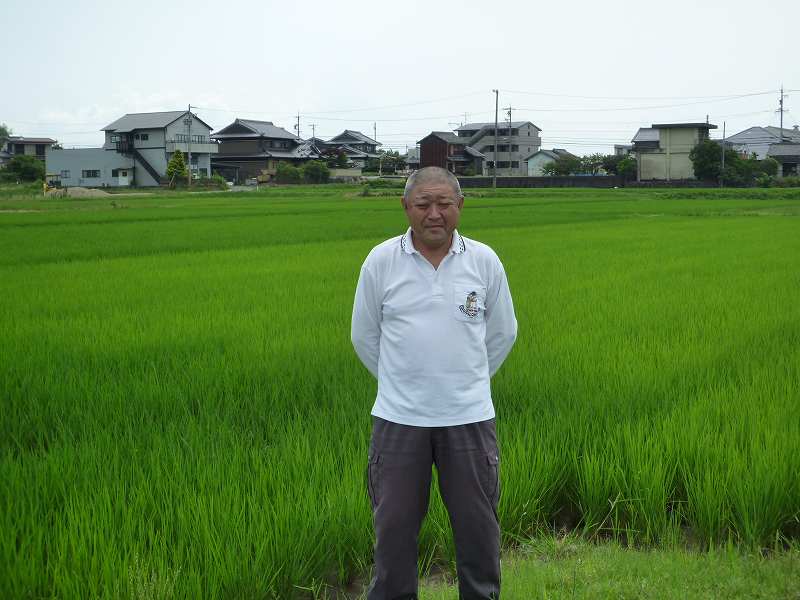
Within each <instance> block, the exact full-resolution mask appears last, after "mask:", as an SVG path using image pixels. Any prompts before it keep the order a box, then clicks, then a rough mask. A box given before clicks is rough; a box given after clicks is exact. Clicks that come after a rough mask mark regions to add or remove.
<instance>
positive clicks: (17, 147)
mask: <svg viewBox="0 0 800 600" xmlns="http://www.w3.org/2000/svg"><path fill="white" fill-rule="evenodd" d="M14 154H25V144H14Z"/></svg>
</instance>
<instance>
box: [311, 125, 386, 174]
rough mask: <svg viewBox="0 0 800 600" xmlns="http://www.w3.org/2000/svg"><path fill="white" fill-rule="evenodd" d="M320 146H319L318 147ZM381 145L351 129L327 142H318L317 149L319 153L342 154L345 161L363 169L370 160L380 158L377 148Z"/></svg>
mask: <svg viewBox="0 0 800 600" xmlns="http://www.w3.org/2000/svg"><path fill="white" fill-rule="evenodd" d="M319 144H321V145H319ZM381 145H382V144H381V143H380V142H378V141H377V140H373V139H372V138H371V137H368V136H366V135H364V134H363V133H361V132H360V131H355V130H353V129H345V130H344V131H343V132H342V133H340V134H339V135H337V136H334V137H332V138H331V139H329V140H328V141H327V142H323V141H321V140H319V141H318V145H317V147H318V148H319V149H320V150H321V151H325V150H327V151H335V152H344V153H345V155H346V156H347V159H348V160H349V161H350V162H351V163H354V164H355V166H357V167H361V168H363V167H365V166H366V165H367V161H368V160H369V159H370V158H380V155H379V154H378V146H381Z"/></svg>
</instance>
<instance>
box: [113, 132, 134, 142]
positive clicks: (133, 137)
mask: <svg viewBox="0 0 800 600" xmlns="http://www.w3.org/2000/svg"><path fill="white" fill-rule="evenodd" d="M133 139H135V140H138V139H139V134H138V133H137V134H136V135H134V136H133ZM112 141H113V138H112Z"/></svg>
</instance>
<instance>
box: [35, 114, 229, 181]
mask: <svg viewBox="0 0 800 600" xmlns="http://www.w3.org/2000/svg"><path fill="white" fill-rule="evenodd" d="M101 131H103V132H104V134H105V143H104V144H103V146H102V147H100V148H85V149H79V150H53V151H51V152H50V156H49V158H48V160H47V172H48V173H53V174H56V175H59V176H60V181H61V185H62V186H64V187H70V186H85V187H105V186H127V185H138V186H156V185H160V184H162V183H166V182H167V179H166V173H167V165H168V164H169V161H170V159H171V158H172V156H173V154H174V153H175V152H176V151H177V150H180V151H181V152H182V153H184V154H185V155H186V161H187V166H188V167H189V168H190V169H191V172H192V175H193V176H194V177H197V176H199V175H201V174H202V175H205V176H210V175H211V155H212V154H216V153H217V150H218V148H217V144H216V142H214V141H213V140H211V139H210V138H209V134H210V133H211V126H210V125H208V124H207V123H206V122H205V121H203V120H202V119H200V118H199V117H198V116H197V115H196V114H194V113H191V112H189V111H188V110H183V111H181V110H178V111H167V112H152V113H130V114H127V115H125V116H124V117H121V118H119V119H117V120H116V121H114V122H113V123H111V124H109V125H107V126H105V127H103V129H102V130H101Z"/></svg>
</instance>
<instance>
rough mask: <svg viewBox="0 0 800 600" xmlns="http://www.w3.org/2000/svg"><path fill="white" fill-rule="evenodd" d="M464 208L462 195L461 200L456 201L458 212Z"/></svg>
mask: <svg viewBox="0 0 800 600" xmlns="http://www.w3.org/2000/svg"><path fill="white" fill-rule="evenodd" d="M462 208H464V196H463V195H462V196H461V198H459V199H458V210H461V209H462Z"/></svg>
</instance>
